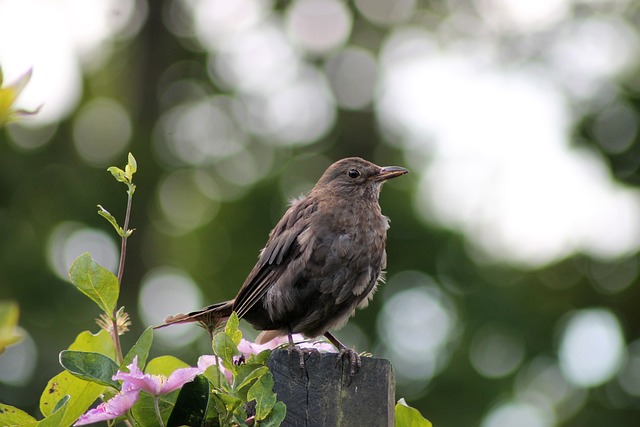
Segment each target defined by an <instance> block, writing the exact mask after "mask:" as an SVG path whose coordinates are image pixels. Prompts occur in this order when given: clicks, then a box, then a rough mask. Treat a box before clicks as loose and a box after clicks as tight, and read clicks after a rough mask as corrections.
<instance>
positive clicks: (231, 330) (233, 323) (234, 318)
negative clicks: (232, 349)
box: [224, 312, 242, 346]
mask: <svg viewBox="0 0 640 427" xmlns="http://www.w3.org/2000/svg"><path fill="white" fill-rule="evenodd" d="M239 328H240V319H238V315H237V314H236V313H235V312H233V313H231V316H229V320H227V324H226V326H225V327H224V332H225V333H226V334H227V335H229V338H231V341H233V343H234V344H235V345H236V346H238V344H240V341H241V340H242V332H241V331H240V329H239Z"/></svg>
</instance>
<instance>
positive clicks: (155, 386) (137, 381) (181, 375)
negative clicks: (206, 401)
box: [113, 356, 202, 396]
mask: <svg viewBox="0 0 640 427" xmlns="http://www.w3.org/2000/svg"><path fill="white" fill-rule="evenodd" d="M127 367H128V368H129V372H121V371H118V373H117V374H115V375H114V376H113V379H114V380H123V381H124V382H128V383H130V384H132V385H134V386H135V387H137V388H138V389H139V390H144V391H146V392H147V393H149V394H152V395H154V396H159V395H161V394H167V393H171V392H172V391H174V390H177V389H179V388H180V387H182V386H183V385H185V384H186V383H188V382H191V381H193V379H194V378H195V377H196V375H198V374H201V373H202V370H200V368H180V369H176V370H175V371H173V373H171V375H169V377H165V376H164V375H151V374H145V373H143V372H142V371H141V370H140V368H138V356H136V357H134V358H133V362H132V363H131V364H130V365H129V366H127Z"/></svg>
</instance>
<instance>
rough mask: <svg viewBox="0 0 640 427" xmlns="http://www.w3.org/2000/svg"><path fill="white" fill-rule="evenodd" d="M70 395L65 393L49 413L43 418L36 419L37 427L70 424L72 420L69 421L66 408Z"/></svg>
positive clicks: (67, 407)
mask: <svg viewBox="0 0 640 427" xmlns="http://www.w3.org/2000/svg"><path fill="white" fill-rule="evenodd" d="M69 400H70V396H69V395H66V396H64V397H63V398H62V399H60V400H59V401H58V403H57V404H56V406H55V407H54V408H53V412H52V413H51V415H49V416H48V417H46V418H45V419H43V420H40V421H38V424H36V425H37V426H38V427H65V426H68V425H71V423H72V422H73V421H71V422H70V421H69V417H68V416H67V410H68V409H69Z"/></svg>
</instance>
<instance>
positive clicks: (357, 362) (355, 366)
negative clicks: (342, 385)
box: [336, 347, 362, 381]
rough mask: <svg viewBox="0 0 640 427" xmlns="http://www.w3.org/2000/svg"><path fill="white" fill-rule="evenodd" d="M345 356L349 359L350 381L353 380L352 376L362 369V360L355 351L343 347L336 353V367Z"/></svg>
mask: <svg viewBox="0 0 640 427" xmlns="http://www.w3.org/2000/svg"><path fill="white" fill-rule="evenodd" d="M345 355H346V356H347V357H348V358H349V381H351V378H353V376H354V375H355V374H357V373H358V371H359V370H360V368H361V367H362V360H361V359H360V355H359V354H358V353H356V351H355V350H353V349H351V348H346V347H344V348H341V349H340V351H338V362H337V363H336V366H337V365H338V364H340V363H341V362H342V359H343V358H344V357H345Z"/></svg>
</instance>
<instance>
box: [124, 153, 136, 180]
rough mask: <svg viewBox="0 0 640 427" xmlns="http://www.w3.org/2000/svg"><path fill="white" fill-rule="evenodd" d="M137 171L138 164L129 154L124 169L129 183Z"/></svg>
mask: <svg viewBox="0 0 640 427" xmlns="http://www.w3.org/2000/svg"><path fill="white" fill-rule="evenodd" d="M137 170H138V163H137V162H136V159H135V158H134V157H133V154H131V153H129V155H128V156H127V165H126V166H125V167H124V173H125V175H126V176H127V179H128V180H129V182H131V181H133V174H134V173H136V171H137Z"/></svg>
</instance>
